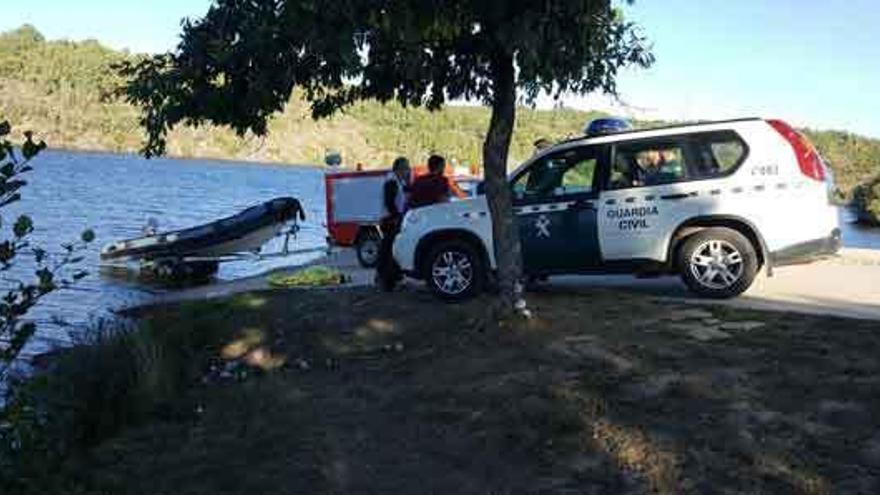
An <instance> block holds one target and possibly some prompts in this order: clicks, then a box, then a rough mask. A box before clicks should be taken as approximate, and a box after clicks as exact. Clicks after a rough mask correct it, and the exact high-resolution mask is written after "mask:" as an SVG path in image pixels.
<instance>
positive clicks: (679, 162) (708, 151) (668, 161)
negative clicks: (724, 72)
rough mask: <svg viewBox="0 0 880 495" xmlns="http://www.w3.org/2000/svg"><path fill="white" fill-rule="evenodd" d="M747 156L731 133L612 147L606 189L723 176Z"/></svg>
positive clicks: (650, 140)
mask: <svg viewBox="0 0 880 495" xmlns="http://www.w3.org/2000/svg"><path fill="white" fill-rule="evenodd" d="M747 155H748V147H747V146H746V144H745V142H743V140H742V139H741V138H740V137H739V135H737V134H736V133H735V132H733V131H716V132H701V133H689V134H682V135H679V136H669V137H663V138H658V139H646V140H643V141H635V142H630V143H626V142H624V143H621V144H618V145H616V146H615V148H614V158H613V161H612V163H611V170H610V176H609V180H608V189H611V190H615V189H628V188H631V187H641V186H657V185H663V184H674V183H677V182H685V181H689V180H699V179H712V178H716V177H723V176H725V175H727V174H729V173H731V172H733V171H734V170H735V169H736V168H737V167H739V165H740V164H741V163H742V162H743V161H744V160H745V158H746V156H747Z"/></svg>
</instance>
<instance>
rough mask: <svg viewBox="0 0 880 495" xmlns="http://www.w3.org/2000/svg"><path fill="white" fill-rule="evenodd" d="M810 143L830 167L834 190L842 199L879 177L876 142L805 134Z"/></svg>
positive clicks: (879, 154) (879, 145)
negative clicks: (858, 187) (839, 191)
mask: <svg viewBox="0 0 880 495" xmlns="http://www.w3.org/2000/svg"><path fill="white" fill-rule="evenodd" d="M805 133H806V134H807V136H808V137H809V139H810V141H812V142H813V144H814V145H816V147H817V148H818V149H819V151H820V152H821V153H822V156H824V157H825V159H826V160H828V161H829V162H830V164H831V168H832V170H833V171H834V178H835V181H836V182H837V186H838V187H839V188H840V190H841V192H842V193H843V195H844V196H845V197H846V198H851V197H852V194H853V191H854V188H855V187H856V186H857V185H859V184H861V183H865V182H868V181H871V180H872V179H873V178H874V177H875V176H877V175H878V174H880V140H878V139H867V138H864V137H861V136H858V135H855V134H852V133H849V132H841V131H814V130H810V129H807V130H806V131H805Z"/></svg>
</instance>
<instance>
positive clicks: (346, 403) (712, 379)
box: [90, 289, 880, 494]
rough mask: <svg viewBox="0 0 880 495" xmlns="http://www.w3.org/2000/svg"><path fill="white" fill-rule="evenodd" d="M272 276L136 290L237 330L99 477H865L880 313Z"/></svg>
mask: <svg viewBox="0 0 880 495" xmlns="http://www.w3.org/2000/svg"><path fill="white" fill-rule="evenodd" d="M530 302H531V304H532V306H533V307H534V309H535V311H536V314H537V315H538V316H537V317H536V318H535V319H533V320H531V321H528V322H523V323H520V322H515V323H506V324H500V325H499V324H496V323H494V322H493V321H491V320H489V319H487V318H486V317H485V315H486V307H487V304H488V300H486V299H481V300H476V301H473V302H471V303H469V304H464V305H444V304H440V303H438V302H437V301H436V300H434V299H433V298H432V297H431V296H430V295H428V294H426V293H422V292H406V293H395V294H393V295H390V296H389V295H383V294H379V293H377V292H375V291H373V290H370V289H347V290H343V291H327V292H323V291H318V292H306V291H276V292H267V293H254V294H248V295H242V296H236V297H235V298H233V299H227V300H224V301H221V302H211V303H186V304H183V305H178V306H166V307H161V308H153V309H150V310H146V311H145V313H144V314H143V315H142V317H144V318H148V319H150V320H151V321H152V322H153V323H154V324H159V325H174V326H181V328H184V329H186V328H192V329H193V331H204V330H201V329H204V328H211V327H212V326H213V327H214V328H221V327H222V328H223V329H224V330H223V332H219V333H218V335H220V334H223V335H234V338H232V339H231V340H227V341H223V342H218V346H217V349H216V350H214V351H213V354H214V357H213V358H212V359H210V360H208V361H206V362H205V363H204V367H205V374H204V377H203V378H202V380H201V381H200V382H199V383H195V384H193V386H192V388H191V390H189V391H188V392H187V394H186V395H185V396H184V397H182V398H180V400H179V401H178V403H176V404H174V405H171V406H169V408H168V411H172V412H167V413H166V414H164V415H160V416H159V417H157V419H156V420H155V421H151V422H149V423H147V424H144V425H142V426H140V427H138V428H135V429H130V430H128V431H127V432H125V433H124V434H123V435H122V436H120V437H118V438H116V439H114V440H112V441H110V442H106V443H105V444H103V445H101V446H100V447H99V448H98V449H97V451H96V452H95V455H94V458H93V459H92V461H91V466H90V471H91V472H92V476H93V477H94V479H95V480H97V481H98V482H99V483H100V484H102V485H103V486H106V487H108V491H123V492H126V493H149V494H189V493H206V494H207V493H211V494H219V493H261V494H265V493H383V494H386V493H455V494H467V493H475V494H476V493H480V494H483V493H572V494H574V493H578V494H580V493H597V494H598V493H877V492H878V491H880V393H878V392H880V374H878V371H880V361H878V356H880V332H878V330H880V328H878V324H877V323H876V322H871V321H857V320H846V319H837V318H831V317H818V316H805V315H793V314H786V313H759V312H750V311H746V310H742V309H734V308H725V307H710V308H695V307H693V306H691V305H687V304H683V303H682V304H678V303H675V302H663V301H657V300H653V299H650V298H647V297H645V296H644V295H638V294H631V293H626V292H617V291H608V290H599V289H597V290H593V291H581V292H579V293H578V294H557V293H537V294H533V295H531V296H530Z"/></svg>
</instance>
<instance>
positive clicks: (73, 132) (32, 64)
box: [0, 26, 880, 199]
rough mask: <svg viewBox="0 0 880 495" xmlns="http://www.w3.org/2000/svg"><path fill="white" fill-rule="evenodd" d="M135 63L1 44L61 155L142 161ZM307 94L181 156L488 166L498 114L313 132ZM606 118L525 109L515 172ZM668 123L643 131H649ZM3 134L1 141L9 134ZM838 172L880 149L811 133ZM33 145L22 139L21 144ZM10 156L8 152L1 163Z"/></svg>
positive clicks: (360, 110)
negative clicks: (126, 74)
mask: <svg viewBox="0 0 880 495" xmlns="http://www.w3.org/2000/svg"><path fill="white" fill-rule="evenodd" d="M142 59H143V57H136V56H133V55H130V54H127V53H124V52H119V51H113V50H111V49H109V48H106V47H103V46H101V45H99V44H97V43H96V42H82V43H78V42H69V41H45V39H44V38H43V36H42V35H40V34H39V33H38V32H37V31H36V30H34V29H33V28H32V27H29V26H25V27H22V28H19V29H17V30H15V31H10V32H7V33H5V34H0V109H2V111H3V112H4V113H5V114H6V117H7V118H9V119H11V120H13V121H20V122H27V123H29V125H31V126H33V127H35V128H39V129H42V130H43V131H44V132H43V133H42V134H43V135H44V136H45V138H46V139H48V140H49V141H50V142H52V143H53V145H55V146H58V147H63V148H71V149H96V150H97V149H100V150H107V151H117V152H135V151H137V150H138V148H139V147H140V145H141V139H142V138H141V133H140V130H139V128H138V112H137V110H136V109H135V108H134V107H132V106H130V105H127V104H125V103H121V102H118V101H115V100H113V99H108V98H105V97H104V95H105V94H106V93H107V92H108V91H109V90H111V89H112V88H114V87H116V86H117V85H118V84H119V83H120V82H122V81H123V79H122V78H120V77H119V76H118V75H117V74H116V73H115V72H114V71H112V70H110V65H112V64H114V63H118V62H121V61H123V60H129V61H131V62H136V61H137V60H142ZM303 96H304V95H303V93H302V92H301V91H294V92H293V94H292V96H291V98H290V100H289V101H288V102H287V104H286V106H285V110H284V112H283V113H281V114H279V115H276V116H274V117H271V118H269V120H268V131H269V133H268V136H267V137H266V138H265V139H262V140H260V141H254V140H253V139H252V138H239V137H236V136H235V135H234V132H231V131H227V130H224V129H221V128H218V127H212V126H209V125H205V126H202V127H200V128H198V129H178V130H175V131H173V132H172V133H171V134H170V135H169V139H168V152H169V154H171V155H174V156H184V157H205V158H226V159H239V160H263V161H275V162H285V163H323V158H324V154H325V151H326V150H327V149H336V150H339V151H340V152H341V153H342V156H343V158H344V159H345V161H346V162H347V163H355V162H362V163H365V164H366V165H368V166H374V167H378V166H388V165H389V164H390V163H391V160H393V159H394V158H395V157H396V156H398V155H400V154H404V155H407V156H409V157H410V158H411V159H413V160H415V161H417V162H418V161H422V160H424V159H425V158H427V156H428V155H429V154H430V153H431V152H434V151H437V152H441V153H443V154H445V155H446V156H447V157H449V158H454V159H456V160H457V161H459V162H461V163H481V162H482V139H483V136H484V135H485V131H486V128H487V127H488V125H489V112H488V111H487V110H486V109H485V108H480V107H463V106H447V107H446V108H444V109H443V110H441V111H437V112H429V111H427V110H425V109H418V108H412V107H408V108H405V109H404V108H401V107H400V106H399V105H382V104H380V103H376V102H360V103H357V104H355V105H354V106H352V107H350V108H349V109H347V110H346V111H345V112H344V113H343V114H341V115H339V116H337V117H334V118H331V119H327V120H324V121H321V122H314V121H313V120H312V119H311V117H310V114H311V110H310V108H309V107H308V103H307V102H306V101H305V100H304V99H303ZM602 115H603V114H602V113H599V112H582V111H576V110H570V109H556V110H552V111H551V110H532V109H529V108H527V107H521V108H519V109H517V121H516V126H515V128H514V133H513V140H512V143H511V148H510V164H511V165H515V164H517V163H519V162H521V161H522V160H524V159H526V158H528V157H529V156H530V155H531V153H532V142H533V141H534V140H535V139H537V138H538V137H548V138H551V139H561V138H564V137H567V136H571V135H574V134H577V133H579V132H580V131H581V129H583V126H584V123H585V122H587V121H588V120H591V119H593V118H595V117H597V116H602ZM655 124H662V123H647V122H642V123H640V125H642V126H647V125H655ZM9 132H10V131H9V130H7V131H6V132H5V133H4V132H2V129H0V136H3V135H7V134H9ZM806 133H807V135H808V136H809V137H810V140H811V141H812V142H813V143H814V144H815V145H816V146H817V147H818V148H819V149H820V150H821V152H822V154H823V155H824V156H825V158H826V159H828V161H829V162H830V163H831V166H832V168H833V170H834V173H835V179H836V181H837V184H838V186H839V188H840V190H841V192H842V193H843V196H844V197H845V198H847V199H848V198H850V197H852V192H853V189H854V188H855V186H857V185H858V184H859V183H863V182H867V181H869V180H870V179H871V178H873V177H874V176H876V175H877V174H878V173H880V166H878V160H877V159H876V157H878V156H880V140H877V139H869V138H865V137H862V136H858V135H855V134H852V133H848V132H842V131H818V130H806ZM12 137H13V138H15V139H20V140H24V139H25V138H24V136H23V134H21V133H16V134H14V135H13V136H12ZM4 153H5V151H4V150H2V149H0V159H3V157H4V156H3V155H4Z"/></svg>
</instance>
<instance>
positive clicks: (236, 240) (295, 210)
mask: <svg viewBox="0 0 880 495" xmlns="http://www.w3.org/2000/svg"><path fill="white" fill-rule="evenodd" d="M296 220H305V214H304V213H303V209H302V205H301V204H300V202H299V201H298V200H296V199H294V198H289V197H284V198H276V199H273V200H271V201H268V202H266V203H263V204H260V205H257V206H253V207H251V208H248V209H246V210H244V211H242V212H241V213H239V214H237V215H233V216H231V217H227V218H222V219H220V220H217V221H214V222H211V223H207V224H204V225H199V226H197V227H191V228H188V229H182V230H175V231H171V232H163V233H156V234H153V235H147V236H144V237H139V238H136V239H128V240H125V241H120V242H116V243H113V244H110V245H108V246H106V247H104V249H103V250H102V251H101V259H102V260H105V261H123V260H141V261H154V260H163V259H183V258H187V257H197V258H210V257H218V256H225V255H230V254H235V253H244V252H255V251H258V250H259V249H260V247H261V246H262V245H263V244H265V243H266V241H268V240H269V239H271V238H273V237H275V236H277V235H279V234H280V233H281V231H282V229H283V228H284V225H285V224H287V223H288V222H291V221H296Z"/></svg>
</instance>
